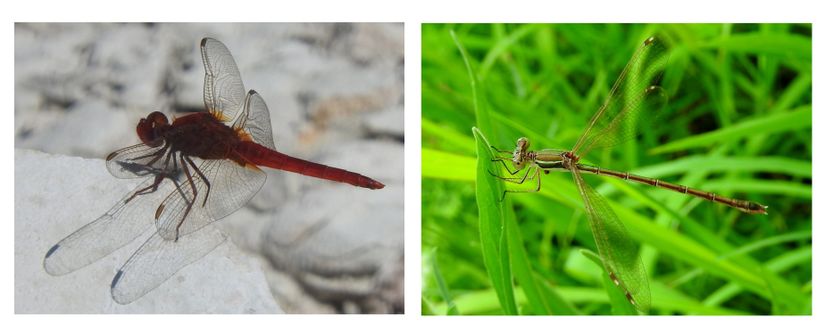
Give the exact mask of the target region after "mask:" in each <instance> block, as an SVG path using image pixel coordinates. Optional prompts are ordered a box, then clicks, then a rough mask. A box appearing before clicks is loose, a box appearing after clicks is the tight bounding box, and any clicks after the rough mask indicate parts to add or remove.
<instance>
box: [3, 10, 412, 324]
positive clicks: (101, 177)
mask: <svg viewBox="0 0 825 334" xmlns="http://www.w3.org/2000/svg"><path fill="white" fill-rule="evenodd" d="M205 36H209V37H214V38H216V39H218V40H220V41H222V42H223V43H224V44H226V45H227V47H228V48H229V50H230V51H231V52H232V54H233V56H234V58H235V60H236V62H237V64H238V68H239V70H240V73H241V76H242V78H243V81H244V84H245V86H246V89H255V90H256V91H258V92H259V93H260V95H261V96H262V97H263V98H264V100H266V102H267V105H268V106H269V109H270V116H271V118H272V130H273V137H274V139H275V145H276V147H277V148H278V150H279V151H281V152H284V153H287V154H290V155H293V156H297V157H300V158H304V159H308V160H311V161H315V162H319V163H324V164H328V165H333V166H337V167H341V168H345V169H348V170H352V171H356V172H359V173H361V174H364V175H368V176H370V177H372V178H375V179H377V180H379V181H381V182H383V183H384V184H386V185H387V187H386V188H384V189H382V190H375V191H373V190H366V189H360V188H355V187H351V186H349V185H345V184H337V183H333V182H328V181H324V180H317V179H313V178H309V177H305V176H302V175H296V174H290V173H285V172H282V171H274V170H267V171H266V172H267V175H268V179H267V183H266V184H265V185H264V188H263V189H262V190H261V191H260V192H259V193H258V194H257V195H256V196H255V197H254V198H253V199H252V200H251V201H250V202H249V203H248V204H247V205H246V206H245V207H244V208H242V209H241V210H239V211H238V212H236V213H234V214H232V215H230V216H229V217H227V218H225V219H223V220H221V221H220V222H218V223H217V225H218V227H219V228H220V229H221V230H222V231H224V232H225V233H226V234H227V235H229V237H230V238H231V240H232V243H231V244H230V245H225V246H221V247H219V248H218V249H216V251H214V252H213V253H210V254H209V255H207V257H206V258H204V259H203V260H201V261H200V262H204V263H210V261H212V262H211V263H215V262H214V261H217V263H220V261H221V259H223V260H225V259H230V263H229V265H216V266H209V265H205V264H201V263H195V264H193V265H191V266H190V267H192V268H185V269H184V270H182V271H181V272H179V273H178V274H176V276H174V277H173V278H172V279H170V280H169V281H167V282H165V283H164V284H163V285H162V286H161V287H159V288H158V289H157V290H156V291H153V292H151V293H150V294H147V295H146V296H145V297H144V298H143V299H150V300H152V301H151V302H147V301H143V299H141V300H138V301H137V302H135V303H143V304H144V305H145V306H144V307H142V308H133V309H119V310H115V309H112V308H111V300H109V301H108V303H110V304H106V303H107V301H105V300H104V299H100V298H90V299H83V302H81V300H80V299H81V298H84V297H83V296H82V295H79V296H74V295H73V296H70V297H66V296H63V297H61V298H56V297H55V296H56V294H59V292H55V291H59V290H60V289H56V288H55V287H60V286H63V287H64V288H65V289H66V290H72V293H74V292H77V291H74V290H76V289H73V288H72V286H75V287H76V286H78V285H83V282H82V281H81V282H78V281H77V280H78V279H80V278H75V279H74V280H72V278H71V277H72V275H75V274H77V273H72V274H69V275H66V276H60V277H51V276H48V275H46V276H42V277H41V276H38V275H42V274H44V273H43V272H42V267H40V266H39V264H37V263H35V265H32V263H31V262H32V261H42V256H43V255H44V254H45V251H46V250H47V249H48V247H49V245H51V244H54V243H55V242H57V241H58V240H60V239H61V238H62V237H64V236H65V235H66V234H67V233H68V232H71V231H73V230H74V229H77V228H79V227H80V226H83V225H84V224H85V223H88V222H89V221H90V220H91V219H94V218H95V217H97V216H98V215H100V214H102V213H103V212H105V211H106V209H107V208H108V207H107V205H109V206H110V205H111V204H112V203H114V202H115V201H117V200H118V199H119V198H121V196H123V195H124V194H125V193H126V191H128V188H124V186H123V184H124V183H121V186H120V187H119V188H117V187H116V186H106V187H96V188H95V186H94V185H90V187H93V189H91V190H90V188H88V187H81V186H79V185H77V184H75V185H74V186H72V187H71V188H65V187H67V182H61V180H60V179H61V178H62V179H65V178H73V177H75V175H79V174H80V173H81V171H79V170H75V172H71V170H72V169H76V168H78V169H79V168H82V169H86V171H85V172H84V174H85V173H92V176H93V177H92V178H91V179H90V180H93V181H90V182H100V183H106V184H109V183H110V182H115V183H116V182H124V181H123V180H117V179H114V178H113V177H111V176H109V175H106V173H105V169H104V168H103V166H104V162H103V158H104V157H106V155H107V154H108V153H109V152H111V151H113V150H115V149H118V148H121V147H125V146H128V145H132V144H136V143H137V142H138V138H137V136H136V135H135V132H134V128H135V125H136V123H137V121H138V120H139V119H140V118H141V117H144V116H146V115H147V114H148V113H149V112H151V111H154V110H160V111H163V112H165V113H166V114H167V115H172V116H178V117H180V116H182V115H185V113H186V112H193V111H202V110H203V99H202V89H203V75H204V74H203V67H202V66H203V65H202V62H201V59H200V53H199V49H198V46H199V42H200V39H201V38H202V37H205ZM403 74H404V40H403V25H401V24H204V23H201V24H68V23H67V24H17V25H15V113H14V124H15V147H16V148H17V149H18V150H17V152H16V154H15V269H16V270H15V292H16V293H15V304H16V310H17V311H18V312H27V313H28V312H279V311H280V309H283V311H285V312H288V313H290V312H306V313H318V312H323V313H326V312H345V313H366V312H370V313H398V312H403V307H404V302H403V284H404V282H403V274H404V270H403V260H404V252H403V244H404V238H403V209H404V207H403V170H404V156H403V141H404V133H403V105H404V86H403V81H404V77H403ZM31 151H40V152H45V153H49V154H47V155H42V154H38V153H37V152H31ZM61 156H71V157H83V158H88V159H96V160H93V161H90V160H82V159H81V160H78V161H75V160H72V158H67V157H61ZM72 161H74V162H72ZM89 163H91V164H92V165H94V164H99V166H100V168H99V169H98V170H94V168H93V167H89V166H90V165H89ZM38 164H44V166H38ZM32 166H38V167H42V168H41V169H43V170H47V171H49V172H41V173H39V174H37V175H34V174H31V173H34V170H40V169H35V168H32ZM109 179H111V180H114V181H110V180H109ZM83 180H84V181H85V180H87V179H85V178H84V179H83ZM94 180H97V181H94ZM63 181H65V180H63ZM69 184H71V182H69ZM61 185H63V186H64V187H61ZM121 188H124V189H127V190H124V189H121ZM81 191H89V192H91V193H93V194H94V195H95V196H99V197H98V200H97V201H98V202H95V203H89V201H94V198H95V196H91V197H92V198H89V197H90V196H78V195H73V194H76V193H77V192H81ZM38 192H43V193H41V194H42V195H43V196H40V195H38ZM47 193H48V194H51V195H54V194H63V195H62V196H51V195H50V196H46V195H48V194H47ZM43 198H50V200H48V201H45V200H43ZM105 203H108V204H105ZM38 208H40V210H43V211H44V212H52V211H53V210H55V209H59V210H62V211H63V212H64V214H63V215H51V216H49V215H47V216H46V217H45V218H44V217H42V216H43V214H42V212H35V210H37V209H38ZM87 209H88V210H87ZM90 211H91V212H90ZM45 220H48V221H45ZM147 224H151V222H147ZM55 225H60V226H61V227H60V228H53V226H55ZM49 227H52V228H49ZM34 245H36V246H34ZM235 245H237V248H239V249H241V250H243V251H244V253H238V254H240V255H235V253H234V251H233V249H235ZM40 246H42V247H45V248H43V249H40V248H38V247H40ZM38 250H40V252H38ZM30 253H36V254H35V255H31V254H30ZM243 256H246V257H250V258H252V259H253V260H252V261H251V262H250V261H245V260H237V258H239V257H243ZM115 257H117V256H115ZM256 258H257V259H256ZM120 260H121V261H122V260H123V258H121V259H120ZM241 262H243V263H241ZM121 263H122V262H121ZM250 263H251V264H250ZM256 263H257V264H256ZM224 264H226V263H224ZM232 264H234V265H235V267H238V266H240V267H241V268H244V269H242V270H247V271H250V272H252V274H250V275H248V276H247V277H266V280H267V282H268V285H269V291H268V292H269V293H271V295H272V296H274V298H275V300H276V301H277V304H278V305H280V308H278V305H272V304H267V303H263V304H254V305H253V304H250V303H248V302H239V303H236V304H233V305H238V306H237V307H238V308H236V309H227V308H225V307H208V306H204V305H208V303H210V302H212V303H215V304H216V305H217V304H219V303H224V302H225V298H235V299H238V298H240V299H249V298H254V297H249V296H248V294H247V292H244V293H240V294H235V295H233V296H230V297H215V299H213V300H211V301H210V300H209V298H204V297H208V296H211V295H212V294H205V295H199V296H198V297H197V298H194V297H193V296H194V295H195V294H197V293H188V294H187V293H186V292H187V291H190V290H187V289H188V287H187V286H186V284H185V282H190V284H191V280H196V281H198V282H200V281H202V280H207V281H208V280H209V277H210V276H212V277H213V278H214V276H219V275H221V274H222V273H221V272H220V271H221V270H225V271H231V270H237V268H235V269H233V265H232ZM249 266H252V267H257V266H259V267H260V268H261V270H262V271H263V273H264V275H257V276H256V275H255V274H254V271H255V270H249V269H248V268H249ZM116 268H117V265H114V267H112V268H108V269H105V270H109V271H110V272H111V273H114V271H115V270H116ZM193 268H195V269H193ZM216 268H217V269H216ZM98 269H99V270H100V268H98ZM82 270H83V269H81V270H80V271H78V272H81V271H82ZM38 271H39V272H38ZM199 273H202V274H203V275H198V274H199ZM101 276H108V275H101ZM35 277H37V278H35ZM176 277H177V279H175V278H176ZM181 277H190V279H189V280H188V281H187V280H184V279H182V278H181ZM191 277H195V278H191ZM104 278H105V279H103V280H102V281H103V282H104V283H101V284H102V286H100V287H99V291H104V292H106V293H108V286H106V285H105V282H106V281H110V279H111V276H109V277H104ZM33 282H35V283H33ZM214 282H215V281H213V283H214ZM217 282H220V284H223V285H224V286H226V284H232V283H231V282H230V283H227V282H226V281H225V280H218V281H217ZM236 282H237V284H246V283H244V282H243V281H236ZM176 284H177V285H180V287H178V286H177V285H176ZM47 286H48V288H47ZM199 286H209V287H212V288H216V287H217V288H218V289H219V288H220V285H216V284H207V285H199ZM163 289H166V291H175V292H174V293H162V292H160V291H163ZM252 290H253V291H254V290H256V289H252ZM64 291H65V290H64ZM257 291H260V289H257ZM63 293H66V292H63ZM239 296H242V297H239ZM98 297H99V296H98ZM186 298H192V299H191V300H190V301H189V302H187V303H182V302H181V301H180V300H181V299H186ZM261 298H264V299H266V298H271V296H269V295H264V296H261ZM88 300H91V301H92V302H91V303H92V304H94V303H99V305H98V306H99V307H97V308H95V307H94V306H93V305H87V304H88V303H89V302H88ZM192 300H197V301H198V302H197V303H195V302H192ZM55 303H61V304H60V305H56V304H55ZM170 303H172V304H179V307H177V308H170V307H161V306H159V305H167V306H168V305H169V304H170ZM81 304H83V305H86V306H83V307H81V306H79V305H81ZM47 305H48V306H47ZM58 306H60V307H58Z"/></svg>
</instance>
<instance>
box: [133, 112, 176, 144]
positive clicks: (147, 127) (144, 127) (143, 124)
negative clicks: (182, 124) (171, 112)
mask: <svg viewBox="0 0 825 334" xmlns="http://www.w3.org/2000/svg"><path fill="white" fill-rule="evenodd" d="M168 128H169V119H168V118H166V115H164V114H163V113H161V112H160V111H155V112H152V113H151V114H149V116H146V118H141V119H140V122H138V125H137V134H138V137H140V141H142V142H143V143H144V144H146V145H149V146H152V147H157V146H160V145H161V144H162V143H163V134H164V133H165V131H166V130H167V129H168Z"/></svg>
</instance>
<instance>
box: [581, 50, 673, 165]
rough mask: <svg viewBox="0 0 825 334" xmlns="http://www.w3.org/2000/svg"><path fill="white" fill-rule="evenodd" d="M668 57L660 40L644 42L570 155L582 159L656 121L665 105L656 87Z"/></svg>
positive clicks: (620, 141)
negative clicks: (590, 152)
mask: <svg viewBox="0 0 825 334" xmlns="http://www.w3.org/2000/svg"><path fill="white" fill-rule="evenodd" d="M667 58H668V54H667V47H666V46H665V45H664V43H663V42H662V40H661V39H660V38H658V37H651V38H648V39H647V40H645V42H644V43H643V44H642V46H640V47H639V49H638V50H636V53H634V54H633V57H632V58H630V61H629V62H628V63H627V65H626V66H625V68H624V70H622V73H621V74H619V78H618V79H616V83H614V84H613V88H612V89H611V90H610V93H609V94H608V95H607V99H605V101H604V104H602V106H601V108H599V110H598V111H597V112H596V113H595V114H594V115H593V117H592V118H591V119H590V123H588V126H587V128H586V129H585V131H584V133H582V136H581V137H579V140H578V141H577V142H576V145H575V146H574V147H573V150H572V151H573V153H575V154H577V155H579V156H584V155H586V154H587V152H589V151H590V150H592V149H594V148H606V147H612V146H615V145H617V144H619V143H623V142H625V141H627V140H630V139H633V138H634V137H635V136H636V129H637V128H638V127H639V123H651V122H653V120H655V119H656V116H657V115H658V112H659V111H660V110H661V109H662V108H663V107H664V106H665V105H666V104H667V94H666V93H665V91H664V89H662V88H661V87H659V86H658V84H659V81H660V79H661V77H662V73H663V72H664V68H665V66H666V65H667Z"/></svg>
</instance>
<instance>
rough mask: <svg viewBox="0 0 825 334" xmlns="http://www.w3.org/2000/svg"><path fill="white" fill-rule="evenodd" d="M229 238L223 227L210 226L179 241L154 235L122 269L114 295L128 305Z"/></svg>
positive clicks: (116, 299) (114, 284)
mask: <svg viewBox="0 0 825 334" xmlns="http://www.w3.org/2000/svg"><path fill="white" fill-rule="evenodd" d="M224 240H226V236H225V235H224V234H222V233H221V232H220V231H219V230H217V229H215V228H212V227H208V228H203V229H200V230H199V231H197V232H196V233H191V234H189V235H186V236H183V237H181V238H180V239H179V240H178V241H171V240H167V239H164V238H163V237H161V236H160V235H158V234H157V233H155V234H153V235H152V237H151V238H149V240H147V241H146V242H145V243H144V244H143V245H142V246H141V247H140V248H139V249H138V250H137V251H136V252H135V254H133V255H132V257H130V258H129V260H128V261H126V263H125V264H124V265H123V267H121V268H120V270H118V272H117V274H116V275H115V278H114V279H113V280H112V286H111V289H112V298H113V299H114V300H115V301H116V302H118V303H120V304H128V303H131V302H133V301H134V300H136V299H138V298H140V297H142V296H143V295H145V294H147V293H149V291H152V290H154V289H155V288H156V287H158V286H159V285H160V284H161V283H163V282H164V281H166V280H167V279H169V277H172V275H174V274H175V273H176V272H178V271H179V270H181V269H182V268H183V267H185V266H187V265H189V264H191V263H192V262H195V261H197V260H198V259H200V258H202V257H204V256H205V255H206V254H209V252H211V251H212V250H214V249H215V248H216V247H218V246H219V245H220V244H221V243H223V242H224Z"/></svg>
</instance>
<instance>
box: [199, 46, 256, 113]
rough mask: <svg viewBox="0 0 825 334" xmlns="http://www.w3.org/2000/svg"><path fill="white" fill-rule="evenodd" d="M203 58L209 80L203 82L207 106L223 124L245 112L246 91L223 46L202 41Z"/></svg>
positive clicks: (231, 59) (236, 68)
mask: <svg viewBox="0 0 825 334" xmlns="http://www.w3.org/2000/svg"><path fill="white" fill-rule="evenodd" d="M201 57H202V58H203V67H204V70H205V71H206V76H205V77H204V79H203V102H204V104H205V105H206V109H207V110H209V112H211V113H212V114H213V115H223V117H219V119H221V120H232V119H234V118H235V116H236V115H238V114H239V113H240V112H241V111H242V108H243V104H244V98H245V96H246V90H245V89H244V87H243V81H241V72H240V71H238V65H236V64H235V59H234V58H232V54H231V53H229V49H227V48H226V46H225V45H223V43H221V42H219V41H218V40H216V39H214V38H208V37H207V38H204V39H203V40H201Z"/></svg>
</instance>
